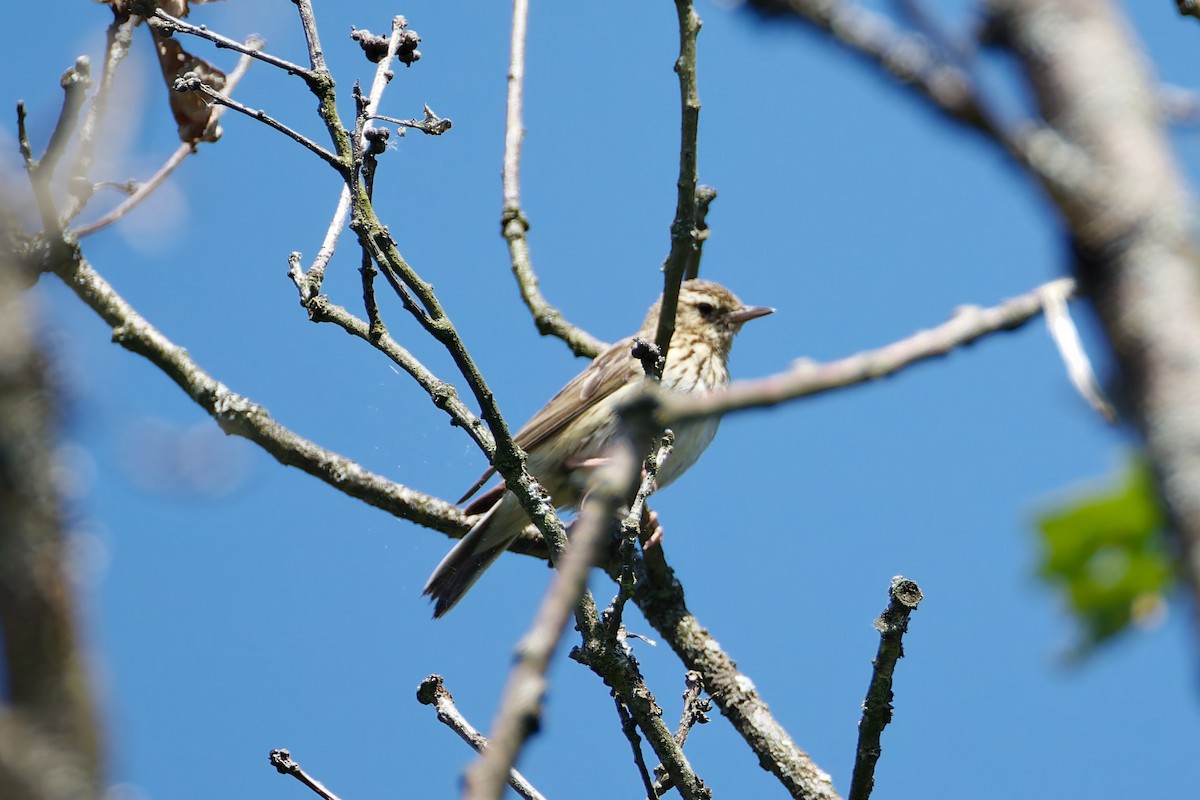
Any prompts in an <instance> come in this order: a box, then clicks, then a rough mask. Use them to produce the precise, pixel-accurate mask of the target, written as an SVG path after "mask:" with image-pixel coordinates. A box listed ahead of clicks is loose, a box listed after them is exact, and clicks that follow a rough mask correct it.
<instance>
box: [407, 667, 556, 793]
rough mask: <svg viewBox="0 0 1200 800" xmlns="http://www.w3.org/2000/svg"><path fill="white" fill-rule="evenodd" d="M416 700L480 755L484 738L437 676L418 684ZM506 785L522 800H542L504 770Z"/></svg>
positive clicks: (512, 772)
mask: <svg viewBox="0 0 1200 800" xmlns="http://www.w3.org/2000/svg"><path fill="white" fill-rule="evenodd" d="M417 701H418V702H420V703H421V705H426V706H429V705H431V706H433V707H434V708H435V709H436V710H437V718H438V722H441V723H442V724H443V725H445V726H446V727H447V728H449V729H450V730H452V731H454V732H455V733H457V734H458V735H459V737H460V738H461V739H462V740H463V741H464V742H466V743H467V744H469V745H471V747H472V748H474V750H475V752H476V753H482V752H483V750H484V748H485V747H486V746H487V738H486V737H484V735H483V734H481V733H480V732H479V731H477V730H476V729H475V727H474V726H473V725H472V724H471V723H470V722H468V721H467V718H466V717H464V716H463V715H462V712H460V711H459V710H458V706H456V705H455V704H454V697H453V696H452V695H451V694H450V690H449V689H447V688H446V685H445V681H444V679H443V678H442V676H441V675H430V676H429V677H427V678H426V679H425V680H423V681H421V685H420V686H418V687H417ZM508 785H509V786H511V787H512V788H513V789H514V790H515V791H516V793H517V794H519V795H521V797H524V798H525V800H545V798H544V797H543V796H542V793H541V792H539V791H538V790H537V789H535V788H534V787H533V784H531V783H530V782H529V781H528V779H526V778H525V776H524V775H522V774H521V773H520V772H517V771H516V770H515V769H510V770H509V771H508Z"/></svg>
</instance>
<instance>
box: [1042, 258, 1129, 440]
mask: <svg viewBox="0 0 1200 800" xmlns="http://www.w3.org/2000/svg"><path fill="white" fill-rule="evenodd" d="M1073 288H1074V287H1073V286H1072V284H1070V283H1069V282H1066V281H1058V282H1056V283H1052V284H1047V285H1046V286H1043V287H1042V290H1041V291H1042V308H1043V309H1044V310H1045V314H1046V327H1047V328H1049V330H1050V336H1051V337H1052V338H1053V339H1054V344H1055V345H1056V346H1057V347H1058V354H1059V355H1060V356H1061V357H1062V360H1063V364H1064V365H1066V368H1067V377H1068V378H1070V379H1071V385H1072V386H1074V387H1075V391H1077V392H1079V395H1080V397H1082V398H1083V399H1084V401H1085V402H1087V404H1088V405H1089V406H1091V407H1092V410H1093V411H1095V412H1096V413H1097V414H1099V415H1100V416H1101V417H1102V418H1103V419H1104V421H1105V422H1107V423H1109V424H1114V423H1116V421H1117V411H1116V409H1115V408H1113V405H1112V403H1110V402H1109V401H1108V398H1106V397H1105V396H1104V389H1102V388H1101V387H1100V380H1099V379H1098V378H1097V377H1096V371H1095V370H1094V369H1092V362H1091V359H1089V358H1088V355H1087V351H1086V350H1085V349H1084V347H1083V342H1082V341H1081V340H1080V339H1079V331H1078V329H1077V328H1076V327H1075V322H1074V321H1073V320H1072V319H1071V312H1070V310H1068V308H1067V298H1068V297H1069V296H1070V294H1071V292H1072V290H1073Z"/></svg>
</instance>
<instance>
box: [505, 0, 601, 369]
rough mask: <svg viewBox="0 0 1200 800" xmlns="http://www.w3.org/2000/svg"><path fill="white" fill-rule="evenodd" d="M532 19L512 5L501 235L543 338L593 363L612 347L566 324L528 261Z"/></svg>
mask: <svg viewBox="0 0 1200 800" xmlns="http://www.w3.org/2000/svg"><path fill="white" fill-rule="evenodd" d="M528 17H529V2H528V0H513V20H512V38H511V45H510V51H509V64H508V105H507V110H506V112H505V117H504V169H503V175H502V182H503V185H504V208H503V210H502V211H501V214H500V233H501V235H502V236H503V237H504V241H506V242H508V255H509V260H510V261H511V262H512V271H513V276H514V277H515V278H516V279H517V287H518V288H519V289H520V290H521V299H522V300H524V301H525V305H526V307H528V308H529V313H530V314H532V315H533V322H534V324H535V325H536V326H537V329H538V333H540V334H541V335H543V336H554V337H557V338H559V339H561V340H562V341H563V342H565V343H566V345H567V347H569V348H571V352H572V353H574V354H575V355H577V356H587V357H588V358H594V357H595V356H597V355H599V354H600V352H601V351H603V350H604V349H605V347H607V345H606V344H605V343H604V342H601V341H600V340H599V339H597V338H596V337H594V336H592V335H591V334H590V333H588V332H587V331H585V330H583V329H582V328H579V327H576V326H575V325H572V324H571V323H569V322H567V321H566V320H565V319H564V318H563V316H562V312H560V311H559V310H558V309H557V308H555V307H554V306H552V305H551V304H550V303H549V302H548V301H547V300H546V298H545V297H544V296H543V295H542V292H541V289H539V288H538V278H537V273H535V272H534V271H533V261H532V258H531V257H530V255H529V242H528V240H527V238H526V236H525V234H526V233H527V232H528V231H529V220H528V219H527V218H526V217H525V212H524V211H523V210H522V209H521V140H522V139H523V138H524V136H525V128H524V123H523V122H522V119H521V116H522V108H521V106H522V97H523V94H524V85H525V31H526V24H527V21H528Z"/></svg>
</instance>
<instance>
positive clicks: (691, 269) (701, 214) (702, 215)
mask: <svg viewBox="0 0 1200 800" xmlns="http://www.w3.org/2000/svg"><path fill="white" fill-rule="evenodd" d="M716 199H717V190H716V189H714V188H713V187H711V186H704V185H700V186H697V187H696V250H695V252H694V253H692V257H691V258H689V259H688V263H687V267H686V269H684V271H683V279H684V280H685V281H690V280H694V279H695V278H698V277H700V252H701V249H702V248H703V247H704V243H705V242H707V241H708V234H709V229H708V209H709V207H710V206H711V205H712V203H713V201H714V200H716Z"/></svg>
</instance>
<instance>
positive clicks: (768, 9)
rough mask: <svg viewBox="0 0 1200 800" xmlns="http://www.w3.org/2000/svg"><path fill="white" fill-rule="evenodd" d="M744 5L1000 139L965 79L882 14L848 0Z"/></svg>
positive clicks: (767, 0) (752, 0)
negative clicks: (815, 35) (823, 41)
mask: <svg viewBox="0 0 1200 800" xmlns="http://www.w3.org/2000/svg"><path fill="white" fill-rule="evenodd" d="M748 5H749V6H750V7H751V8H753V9H754V10H756V11H758V12H760V13H762V14H765V15H783V16H785V17H786V18H790V19H794V20H796V21H798V22H803V23H806V24H808V25H811V26H812V27H814V28H816V29H817V30H819V31H821V32H822V33H825V34H827V35H828V36H829V37H830V38H832V39H833V40H834V41H835V42H837V43H838V44H840V45H842V46H843V47H845V48H846V50H847V51H848V52H849V53H851V54H852V55H855V56H857V57H859V58H861V59H863V60H865V61H867V62H869V63H871V64H873V65H875V66H877V67H879V68H880V69H882V70H883V71H884V72H886V73H887V74H888V75H890V76H891V77H893V78H895V79H896V81H897V82H899V83H900V84H901V85H902V86H905V87H907V88H909V89H911V90H912V91H914V92H916V93H917V94H918V95H919V96H920V97H922V98H923V99H925V100H926V101H928V102H929V103H930V104H932V105H933V106H934V107H935V108H937V109H939V110H940V111H941V112H942V113H944V114H945V115H947V116H948V117H950V118H951V119H954V120H957V121H958V122H961V123H963V124H964V125H967V126H968V127H971V128H974V129H976V130H978V131H979V132H981V133H984V134H986V135H988V136H990V137H992V138H993V139H995V140H996V141H1002V140H1003V139H1004V134H1003V132H1002V131H1001V130H1000V129H999V127H998V126H997V124H996V122H995V121H994V120H993V119H992V117H991V116H990V114H988V113H987V109H986V108H985V107H984V105H983V104H982V103H981V102H980V99H979V97H978V96H977V93H976V86H975V85H974V83H973V82H972V81H971V78H970V75H969V74H968V73H967V72H965V71H964V70H963V69H961V68H960V67H958V66H956V65H954V64H951V63H948V62H946V61H945V60H944V59H943V58H941V57H940V56H939V54H938V53H937V52H936V51H935V50H934V49H933V48H931V47H930V46H929V44H928V43H927V41H926V40H925V38H924V37H922V36H918V35H916V34H912V33H908V32H905V31H902V30H901V29H899V28H898V27H896V25H895V24H893V23H892V22H891V20H889V19H888V18H887V17H885V16H883V15H882V14H879V13H877V12H875V11H871V10H869V9H867V8H864V7H863V6H860V5H858V4H857V3H854V2H850V0H748Z"/></svg>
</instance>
